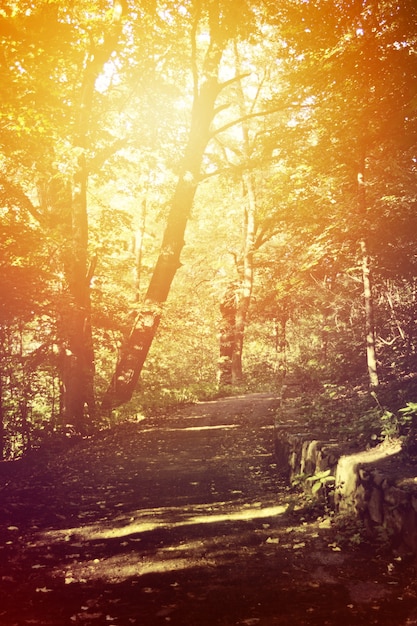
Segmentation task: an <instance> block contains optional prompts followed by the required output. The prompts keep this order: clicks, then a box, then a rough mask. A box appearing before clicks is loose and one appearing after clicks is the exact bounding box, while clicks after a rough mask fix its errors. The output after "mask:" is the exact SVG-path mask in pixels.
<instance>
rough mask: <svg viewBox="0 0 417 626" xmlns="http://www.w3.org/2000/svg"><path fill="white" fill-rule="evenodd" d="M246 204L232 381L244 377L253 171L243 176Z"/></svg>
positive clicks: (253, 207) (250, 284) (252, 232)
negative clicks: (243, 358)
mask: <svg viewBox="0 0 417 626" xmlns="http://www.w3.org/2000/svg"><path fill="white" fill-rule="evenodd" d="M243 183H244V188H245V196H246V206H245V219H244V228H243V255H242V267H241V276H240V289H239V297H238V299H237V309H236V319H235V341H234V351H233V358H232V383H233V384H236V383H239V382H240V381H241V380H242V378H243V367H242V354H243V343H244V338H245V329H246V321H247V316H248V310H249V305H250V300H251V296H252V287H253V249H254V241H255V210H256V199H255V190H254V182H253V178H252V173H251V172H248V173H247V174H245V175H244V176H243Z"/></svg>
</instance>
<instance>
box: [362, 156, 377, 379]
mask: <svg viewBox="0 0 417 626" xmlns="http://www.w3.org/2000/svg"><path fill="white" fill-rule="evenodd" d="M358 199H359V212H360V215H361V217H362V219H363V226H362V229H363V230H362V237H361V239H360V242H359V243H360V250H361V256H362V281H363V296H364V308H365V339H366V362H367V367H368V376H369V385H370V387H372V388H375V387H378V385H379V377H378V366H377V354H376V346H375V322H374V300H373V295H372V274H371V260H370V256H369V250H368V241H367V229H368V219H367V215H366V213H367V200H366V180H365V157H364V156H363V157H362V159H361V164H360V168H359V172H358Z"/></svg>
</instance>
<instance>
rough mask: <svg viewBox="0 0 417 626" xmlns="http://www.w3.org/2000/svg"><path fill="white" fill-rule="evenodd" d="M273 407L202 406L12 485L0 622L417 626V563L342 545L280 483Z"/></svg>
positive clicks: (121, 431) (3, 538)
mask: <svg viewBox="0 0 417 626" xmlns="http://www.w3.org/2000/svg"><path fill="white" fill-rule="evenodd" d="M276 406H277V401H276V399H275V398H274V397H273V396H269V395H267V394H254V395H251V396H246V397H242V398H231V399H224V400H219V401H216V402H206V403H201V404H198V405H195V406H191V407H187V408H185V409H183V410H181V411H180V412H178V413H177V414H175V415H170V416H168V417H160V418H158V419H154V420H145V421H142V422H140V423H135V424H133V423H132V424H126V425H124V426H121V427H119V428H117V429H114V430H113V431H111V432H107V433H106V434H103V435H101V436H100V437H96V438H95V439H94V440H90V441H85V442H83V443H82V444H79V445H77V446H75V447H74V448H72V449H71V450H70V451H69V452H67V453H66V454H65V455H63V456H61V457H60V458H59V459H57V460H54V461H53V462H49V464H48V465H45V464H44V465H41V466H39V467H37V468H35V469H34V468H33V467H32V468H28V469H27V470H25V471H22V472H21V475H20V477H19V478H14V479H10V480H9V483H8V484H7V485H5V486H3V489H2V490H1V491H0V498H1V506H2V511H1V513H0V579H1V587H0V625H1V626H12V625H16V626H21V625H22V626H23V625H28V624H40V625H44V626H64V625H65V626H66V625H71V624H72V625H82V626H90V625H91V626H101V625H104V624H106V625H107V626H111V625H113V626H128V625H130V624H133V625H135V624H136V625H140V626H160V625H162V624H170V625H173V626H174V625H175V626H215V625H218V626H232V625H245V626H257V625H259V626H273V625H280V626H290V625H291V626H298V625H307V624H310V625H321V626H322V625H326V624H327V625H335V626H336V625H338V626H340V625H349V626H361V625H363V626H365V625H366V626H369V625H370V624H380V625H384V626H412V625H413V624H414V625H415V624H417V613H416V612H415V607H416V606H417V600H416V590H417V587H416V584H415V581H414V576H413V574H414V571H413V569H412V568H410V567H409V566H405V565H404V564H403V563H401V562H399V561H395V560H393V559H392V560H391V559H387V558H383V557H381V556H377V555H375V552H374V551H370V550H369V548H366V547H362V548H360V549H356V550H353V549H352V550H349V549H347V548H345V547H344V546H342V547H341V546H340V545H339V543H338V537H337V535H336V536H335V531H334V529H332V528H329V524H328V522H327V520H323V519H320V518H319V519H317V513H315V514H314V511H313V510H312V509H311V508H310V509H309V508H308V507H307V508H305V507H304V506H303V505H302V501H301V500H300V499H299V497H298V496H297V495H294V494H291V493H290V492H289V490H288V488H287V487H286V485H284V484H283V483H282V482H280V480H279V478H278V476H277V470H276V466H275V464H274V457H273V454H272V450H273V445H272V444H273V430H272V424H273V414H274V409H275V407H276ZM29 470H30V471H29ZM297 505H299V506H297ZM413 615H414V617H413Z"/></svg>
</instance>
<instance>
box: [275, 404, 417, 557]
mask: <svg viewBox="0 0 417 626" xmlns="http://www.w3.org/2000/svg"><path fill="white" fill-rule="evenodd" d="M287 417H288V416H286V418H287ZM300 430H301V429H300V424H299V423H297V419H291V418H290V419H285V420H284V419H282V418H281V420H280V419H277V421H276V423H275V430H274V433H275V434H274V439H275V455H276V462H277V466H278V468H279V470H280V472H281V473H282V474H284V475H285V476H286V477H287V478H288V479H289V480H290V481H294V480H296V481H297V482H301V483H304V485H305V486H306V488H309V489H310V490H311V485H312V484H314V482H315V479H314V478H311V477H314V476H316V477H317V475H319V476H320V475H323V473H324V474H325V475H326V480H328V478H330V477H333V478H334V480H333V485H332V490H331V492H332V499H333V502H334V507H335V510H336V512H338V513H351V514H354V515H357V516H360V518H361V519H363V520H364V521H365V524H366V527H367V529H368V531H369V532H370V533H373V534H374V533H376V532H378V531H383V533H384V535H385V536H386V538H387V539H389V540H390V542H391V544H392V547H393V548H394V550H395V552H396V554H398V555H401V556H407V557H412V558H413V559H417V467H416V464H415V463H413V462H412V461H411V460H409V459H408V458H407V457H406V456H405V455H404V454H403V453H402V451H401V445H400V444H399V443H398V442H393V443H386V444H381V445H380V446H377V447H376V448H372V449H370V450H358V449H355V447H354V446H353V445H352V444H349V443H348V442H345V443H340V442H337V441H335V440H329V441H326V439H323V436H321V437H320V434H319V433H312V434H309V433H303V432H300ZM309 477H310V480H308V479H309ZM318 493H319V492H318Z"/></svg>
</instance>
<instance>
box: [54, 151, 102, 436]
mask: <svg viewBox="0 0 417 626" xmlns="http://www.w3.org/2000/svg"><path fill="white" fill-rule="evenodd" d="M87 177H88V176H87V169H86V166H85V163H84V162H83V161H82V160H81V161H80V163H79V171H78V173H77V176H76V178H75V181H74V191H73V198H72V206H71V218H72V219H71V235H70V242H69V243H70V249H69V255H68V256H69V259H68V263H67V268H66V275H67V283H68V290H69V306H68V311H67V315H66V321H65V324H64V334H65V346H64V349H63V350H62V353H61V355H62V361H61V363H62V372H61V373H62V386H61V390H62V394H63V395H62V409H63V416H62V417H63V419H64V421H65V423H66V424H72V425H73V426H74V427H75V429H76V430H77V431H79V432H85V431H86V429H87V425H86V423H85V422H86V417H88V419H89V420H90V421H93V420H94V417H95V398H94V374H95V365H94V350H93V339H92V329H91V300H90V281H91V278H92V275H93V272H94V267H95V258H93V259H92V261H91V262H90V266H89V267H88V258H87V248H88V220H87Z"/></svg>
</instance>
